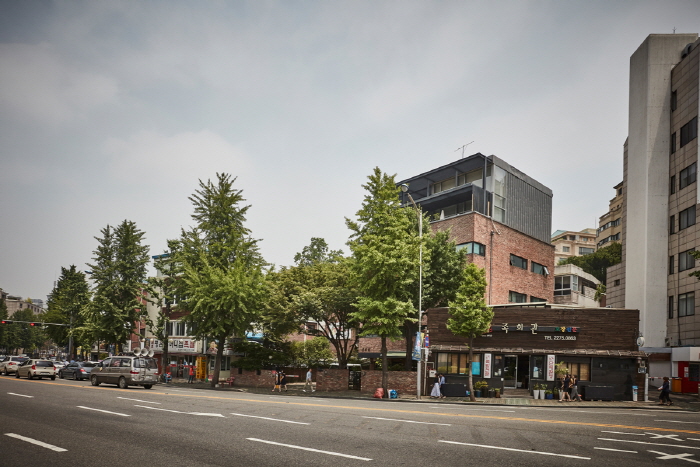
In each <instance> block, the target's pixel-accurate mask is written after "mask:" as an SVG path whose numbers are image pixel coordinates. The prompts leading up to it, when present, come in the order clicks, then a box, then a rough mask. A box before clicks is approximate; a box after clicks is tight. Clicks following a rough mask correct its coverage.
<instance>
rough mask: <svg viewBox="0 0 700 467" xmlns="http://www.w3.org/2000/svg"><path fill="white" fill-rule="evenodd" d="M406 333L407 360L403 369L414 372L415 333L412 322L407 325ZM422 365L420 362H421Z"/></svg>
mask: <svg viewBox="0 0 700 467" xmlns="http://www.w3.org/2000/svg"><path fill="white" fill-rule="evenodd" d="M404 330H405V331H404V333H405V336H404V337H405V341H406V359H405V360H404V365H403V369H404V370H405V371H411V370H413V346H414V342H413V336H414V335H415V331H414V329H413V324H412V323H410V322H407V323H406V326H405V328H404ZM419 364H420V362H419Z"/></svg>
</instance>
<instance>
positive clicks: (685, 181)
mask: <svg viewBox="0 0 700 467" xmlns="http://www.w3.org/2000/svg"><path fill="white" fill-rule="evenodd" d="M680 178H681V183H680V187H679V188H680V189H681V190H682V189H683V188H685V187H687V186H688V185H690V184H691V183H695V179H696V178H697V173H696V166H695V162H693V163H692V164H690V165H689V166H688V167H686V168H685V169H683V170H681V176H680Z"/></svg>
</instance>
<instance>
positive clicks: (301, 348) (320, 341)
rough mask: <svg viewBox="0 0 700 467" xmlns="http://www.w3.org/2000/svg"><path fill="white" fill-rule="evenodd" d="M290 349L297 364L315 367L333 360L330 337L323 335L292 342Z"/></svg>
mask: <svg viewBox="0 0 700 467" xmlns="http://www.w3.org/2000/svg"><path fill="white" fill-rule="evenodd" d="M290 350H291V352H290V353H291V356H292V359H293V361H294V363H295V364H296V366H305V367H307V368H313V367H317V366H319V365H322V364H327V363H329V362H331V361H332V360H333V352H331V347H330V343H329V342H328V339H326V338H325V337H322V336H319V337H314V338H311V339H308V340H306V341H303V342H292V345H291V349H290Z"/></svg>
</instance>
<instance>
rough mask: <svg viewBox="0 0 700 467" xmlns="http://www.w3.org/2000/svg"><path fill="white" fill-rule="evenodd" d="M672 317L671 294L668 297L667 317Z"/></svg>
mask: <svg viewBox="0 0 700 467" xmlns="http://www.w3.org/2000/svg"><path fill="white" fill-rule="evenodd" d="M672 318H673V295H671V296H670V297H668V319H672Z"/></svg>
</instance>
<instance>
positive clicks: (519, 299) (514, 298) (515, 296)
mask: <svg viewBox="0 0 700 467" xmlns="http://www.w3.org/2000/svg"><path fill="white" fill-rule="evenodd" d="M508 301H509V302H510V303H526V302H527V295H525V294H524V293H518V292H513V291H512V290H511V291H509V292H508Z"/></svg>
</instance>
